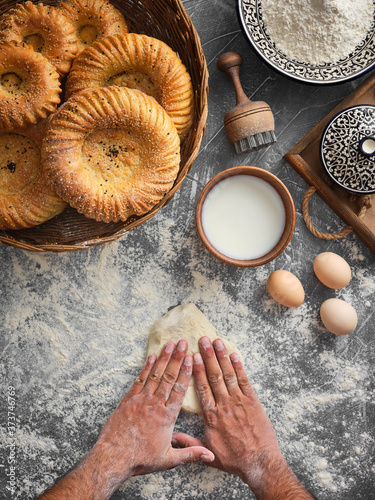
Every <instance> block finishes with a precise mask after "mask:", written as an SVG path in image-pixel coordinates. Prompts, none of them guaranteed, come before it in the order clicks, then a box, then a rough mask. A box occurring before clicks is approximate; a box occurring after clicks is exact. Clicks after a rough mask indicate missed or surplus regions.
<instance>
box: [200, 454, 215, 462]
mask: <svg viewBox="0 0 375 500" xmlns="http://www.w3.org/2000/svg"><path fill="white" fill-rule="evenodd" d="M200 459H201V461H202V462H212V461H213V460H214V458H213V456H212V455H209V454H208V453H202V455H201V456H200Z"/></svg>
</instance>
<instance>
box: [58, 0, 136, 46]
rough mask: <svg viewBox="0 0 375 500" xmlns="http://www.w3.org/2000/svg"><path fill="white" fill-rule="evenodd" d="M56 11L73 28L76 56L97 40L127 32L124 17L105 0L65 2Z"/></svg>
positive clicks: (72, 0) (70, 0) (69, 0)
mask: <svg viewBox="0 0 375 500" xmlns="http://www.w3.org/2000/svg"><path fill="white" fill-rule="evenodd" d="M57 9H58V10H60V12H62V14H64V16H65V17H67V18H68V19H69V21H70V22H71V23H72V24H73V26H74V29H75V32H76V35H77V38H78V54H79V53H80V52H82V50H84V49H86V48H87V47H89V46H90V45H91V44H92V43H93V42H95V41H96V40H97V39H99V38H102V37H104V36H109V35H116V34H117V33H127V32H128V31H129V29H128V25H127V23H126V21H125V19H124V16H123V15H122V14H121V12H120V11H119V10H118V9H116V7H115V6H114V5H112V4H111V3H110V2H108V1H106V0H65V1H64V2H60V3H59V4H58V6H57Z"/></svg>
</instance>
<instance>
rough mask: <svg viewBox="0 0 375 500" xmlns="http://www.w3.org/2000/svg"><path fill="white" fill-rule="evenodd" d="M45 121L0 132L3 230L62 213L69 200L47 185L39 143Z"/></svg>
mask: <svg viewBox="0 0 375 500" xmlns="http://www.w3.org/2000/svg"><path fill="white" fill-rule="evenodd" d="M47 120H48V118H47V119H46V120H42V121H39V122H38V123H37V124H36V125H30V126H27V127H26V128H24V129H22V130H17V131H16V132H0V229H3V230H9V229H24V228H28V227H32V226H36V225H38V224H42V223H43V222H45V221H47V220H49V219H51V218H52V217H54V216H55V215H58V214H59V213H61V212H62V211H63V210H64V208H65V207H66V205H67V204H66V203H65V202H64V201H63V200H61V199H60V198H59V197H58V196H57V195H56V193H55V192H54V191H53V189H52V188H51V187H50V186H49V185H48V183H47V181H46V177H45V174H44V172H43V169H42V166H41V153H40V145H41V140H40V138H41V137H42V134H43V130H44V128H45V125H46V122H47Z"/></svg>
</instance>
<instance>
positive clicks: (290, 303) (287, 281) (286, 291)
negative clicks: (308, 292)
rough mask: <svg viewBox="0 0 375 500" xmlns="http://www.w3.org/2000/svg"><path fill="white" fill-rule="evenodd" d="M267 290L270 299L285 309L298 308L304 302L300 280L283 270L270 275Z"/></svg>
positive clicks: (303, 292)
mask: <svg viewBox="0 0 375 500" xmlns="http://www.w3.org/2000/svg"><path fill="white" fill-rule="evenodd" d="M267 289H268V291H269V293H270V295H271V297H273V298H274V299H275V300H276V301H277V302H279V303H280V304H282V305H283V306H286V307H298V306H300V305H301V304H302V303H303V301H304V300H305V291H304V289H303V286H302V283H301V282H300V280H299V279H298V278H297V276H295V275H294V274H293V273H290V272H289V271H284V270H283V269H279V270H278V271H274V272H273V273H272V274H270V276H269V278H268V280H267Z"/></svg>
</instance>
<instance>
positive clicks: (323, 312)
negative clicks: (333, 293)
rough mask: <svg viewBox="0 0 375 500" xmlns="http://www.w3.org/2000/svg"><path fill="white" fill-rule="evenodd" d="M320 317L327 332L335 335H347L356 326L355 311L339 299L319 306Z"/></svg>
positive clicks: (330, 300) (327, 301)
mask: <svg viewBox="0 0 375 500" xmlns="http://www.w3.org/2000/svg"><path fill="white" fill-rule="evenodd" d="M320 317H321V319H322V321H323V324H324V326H325V327H326V328H327V330H328V331H330V332H331V333H334V334H335V335H348V334H349V333H351V332H352V331H353V330H354V329H355V327H356V326H357V322H358V318H357V313H356V311H355V309H354V308H353V307H352V306H351V305H350V304H348V303H347V302H345V301H344V300H341V299H335V298H333V299H327V300H326V301H324V302H323V304H322V305H321V306H320Z"/></svg>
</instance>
